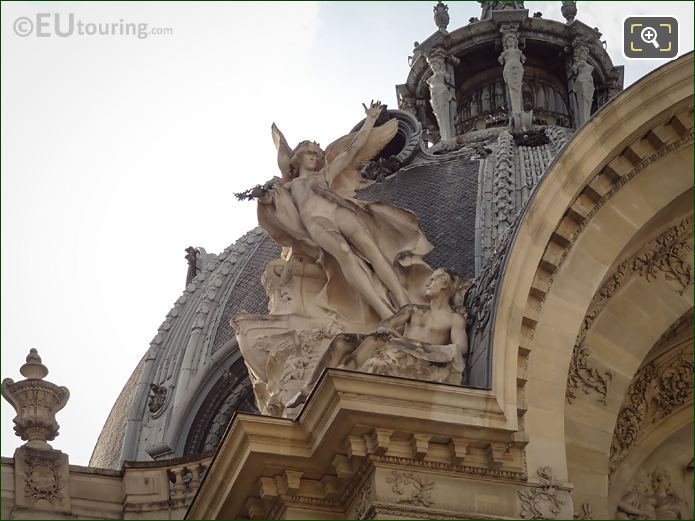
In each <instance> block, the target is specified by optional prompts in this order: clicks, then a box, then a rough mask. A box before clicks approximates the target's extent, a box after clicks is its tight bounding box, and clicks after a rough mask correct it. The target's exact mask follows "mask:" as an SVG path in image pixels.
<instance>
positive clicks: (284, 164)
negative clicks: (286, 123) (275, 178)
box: [270, 123, 292, 181]
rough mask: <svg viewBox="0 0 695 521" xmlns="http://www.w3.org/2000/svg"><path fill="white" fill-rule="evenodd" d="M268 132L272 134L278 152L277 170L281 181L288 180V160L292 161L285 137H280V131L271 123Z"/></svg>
mask: <svg viewBox="0 0 695 521" xmlns="http://www.w3.org/2000/svg"><path fill="white" fill-rule="evenodd" d="M270 131H271V132H272V134H273V143H275V148H276V149H277V151H278V168H279V169H280V173H281V174H282V180H283V181H289V180H290V159H292V149H291V148H290V146H289V145H288V144H287V140H286V139H285V136H283V135H282V132H280V129H279V128H278V127H277V126H276V125H275V123H273V126H272V127H270Z"/></svg>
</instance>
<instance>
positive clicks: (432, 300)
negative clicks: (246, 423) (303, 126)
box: [231, 102, 468, 417]
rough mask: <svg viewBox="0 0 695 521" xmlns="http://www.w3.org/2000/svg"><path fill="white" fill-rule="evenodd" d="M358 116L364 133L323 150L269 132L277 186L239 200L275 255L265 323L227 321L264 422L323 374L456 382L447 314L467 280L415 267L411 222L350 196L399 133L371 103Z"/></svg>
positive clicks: (456, 351)
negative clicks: (250, 204)
mask: <svg viewBox="0 0 695 521" xmlns="http://www.w3.org/2000/svg"><path fill="white" fill-rule="evenodd" d="M364 108H365V113H366V119H365V120H364V122H363V124H362V126H361V128H360V129H359V130H358V131H357V132H354V133H352V134H348V135H347V136H344V137H342V138H340V139H338V140H336V141H335V142H333V143H332V144H331V145H329V146H328V147H327V148H326V150H325V151H324V150H322V149H321V147H320V146H319V145H318V143H315V142H313V141H302V142H301V143H299V145H297V146H296V147H295V148H294V149H291V148H290V147H289V145H288V143H287V140H286V139H285V137H284V136H283V134H282V133H281V132H280V130H279V129H278V128H277V127H276V126H275V125H273V126H272V135H273V141H274V143H275V145H276V148H277V150H278V167H279V169H280V173H281V177H275V178H273V179H272V180H271V181H269V182H267V183H266V184H265V185H263V186H256V187H254V188H252V189H250V190H247V191H246V192H244V193H242V194H237V197H238V198H239V199H255V200H256V201H257V204H258V221H259V223H260V225H261V226H262V227H263V228H264V229H265V230H266V231H267V232H268V234H269V235H270V237H272V238H273V239H274V240H275V241H276V242H277V243H278V244H279V245H280V246H282V248H283V250H282V255H281V258H279V259H275V260H272V261H271V262H269V263H268V265H267V266H266V270H265V272H264V274H263V277H262V283H263V285H264V287H265V289H266V292H267V293H268V296H269V314H268V315H251V314H249V313H246V312H243V311H242V312H241V313H239V314H237V315H236V316H234V317H232V319H231V324H232V326H233V327H234V329H235V330H236V333H237V339H238V342H239V348H240V350H241V353H242V355H243V356H244V360H245V362H246V365H247V367H248V370H249V374H250V377H251V381H252V383H253V387H254V393H255V395H256V400H257V402H258V406H259V410H260V411H261V413H263V414H271V415H276V416H287V417H294V416H295V415H296V413H297V407H298V406H299V404H300V403H302V402H303V401H304V399H305V397H306V395H307V394H308V392H309V390H310V389H311V387H312V386H313V384H314V383H315V382H316V380H317V379H318V377H319V376H320V374H321V372H322V371H323V369H324V368H326V367H342V368H350V369H356V370H360V371H366V372H373V373H380V374H389V375H393V376H407V377H411V378H420V379H431V380H435V381H441V382H444V381H446V382H453V383H460V382H461V377H462V373H463V360H464V356H465V354H466V352H467V348H468V343H467V339H466V332H465V323H466V322H465V314H463V313H462V311H463V310H462V308H461V307H460V306H457V310H454V308H453V307H452V304H454V305H456V304H455V302H454V301H457V297H456V295H459V297H458V300H462V298H461V296H462V294H463V292H464V291H465V289H466V288H467V287H468V284H467V281H460V280H459V278H458V276H457V275H456V274H454V273H451V272H448V271H446V270H441V269H440V270H436V271H433V270H432V268H430V267H429V266H428V265H427V263H425V262H424V261H423V260H422V257H423V256H424V255H426V254H427V253H429V252H430V251H431V250H432V245H431V244H430V243H429V241H428V240H427V238H426V237H425V234H424V232H423V231H422V228H421V226H420V222H419V220H418V218H417V216H416V215H415V214H413V213H412V212H410V211H408V210H405V209H402V208H398V207H396V206H394V205H392V204H388V203H382V202H366V201H362V200H357V199H355V198H354V197H353V196H354V195H355V192H356V191H357V190H360V189H362V188H365V187H366V186H368V185H369V184H370V181H368V180H366V179H363V178H362V176H361V175H360V169H361V167H362V166H363V165H364V164H366V163H367V162H368V161H369V160H371V159H373V158H374V157H375V156H376V155H377V154H378V153H379V152H380V151H381V150H382V149H383V148H384V147H385V146H386V145H387V144H388V143H389V142H390V141H391V139H393V137H394V136H395V134H396V132H397V129H398V121H397V120H395V119H392V120H388V121H386V122H385V123H384V124H382V125H377V124H376V123H377V120H378V119H379V118H380V116H381V115H382V111H383V106H382V105H381V104H380V103H379V102H376V103H375V102H372V103H371V104H370V106H369V107H366V106H365V107H364Z"/></svg>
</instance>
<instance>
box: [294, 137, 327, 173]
mask: <svg viewBox="0 0 695 521" xmlns="http://www.w3.org/2000/svg"><path fill="white" fill-rule="evenodd" d="M325 161H326V157H325V154H324V152H323V150H321V148H320V147H319V146H318V145H317V144H316V143H313V142H311V141H302V142H301V143H300V144H299V145H298V146H297V148H295V150H294V153H293V154H292V159H291V160H290V166H291V168H292V169H293V171H294V172H295V175H299V173H300V172H301V171H302V170H304V171H309V172H318V171H319V170H321V169H322V168H323V165H324V163H325Z"/></svg>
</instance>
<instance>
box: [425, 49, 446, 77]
mask: <svg viewBox="0 0 695 521" xmlns="http://www.w3.org/2000/svg"><path fill="white" fill-rule="evenodd" d="M425 59H426V60H427V63H428V65H429V66H430V69H432V72H446V52H445V51H444V50H443V49H442V48H441V47H435V48H434V49H433V50H432V51H430V53H429V54H428V55H427V56H426V58H425Z"/></svg>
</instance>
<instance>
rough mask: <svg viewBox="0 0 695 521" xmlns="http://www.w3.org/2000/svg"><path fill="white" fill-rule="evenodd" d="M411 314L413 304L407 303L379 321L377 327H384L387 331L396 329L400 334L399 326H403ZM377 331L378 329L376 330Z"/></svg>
mask: <svg viewBox="0 0 695 521" xmlns="http://www.w3.org/2000/svg"><path fill="white" fill-rule="evenodd" d="M412 316H413V305H412V304H408V305H406V306H403V307H402V308H401V309H399V310H398V311H397V312H396V314H395V315H392V316H390V317H388V318H385V319H384V320H382V321H381V322H379V328H385V329H388V330H389V331H396V332H398V333H399V335H400V332H399V330H400V328H402V327H403V326H405V325H406V324H407V323H408V321H409V320H410V319H411V317H412ZM377 331H378V330H377Z"/></svg>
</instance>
